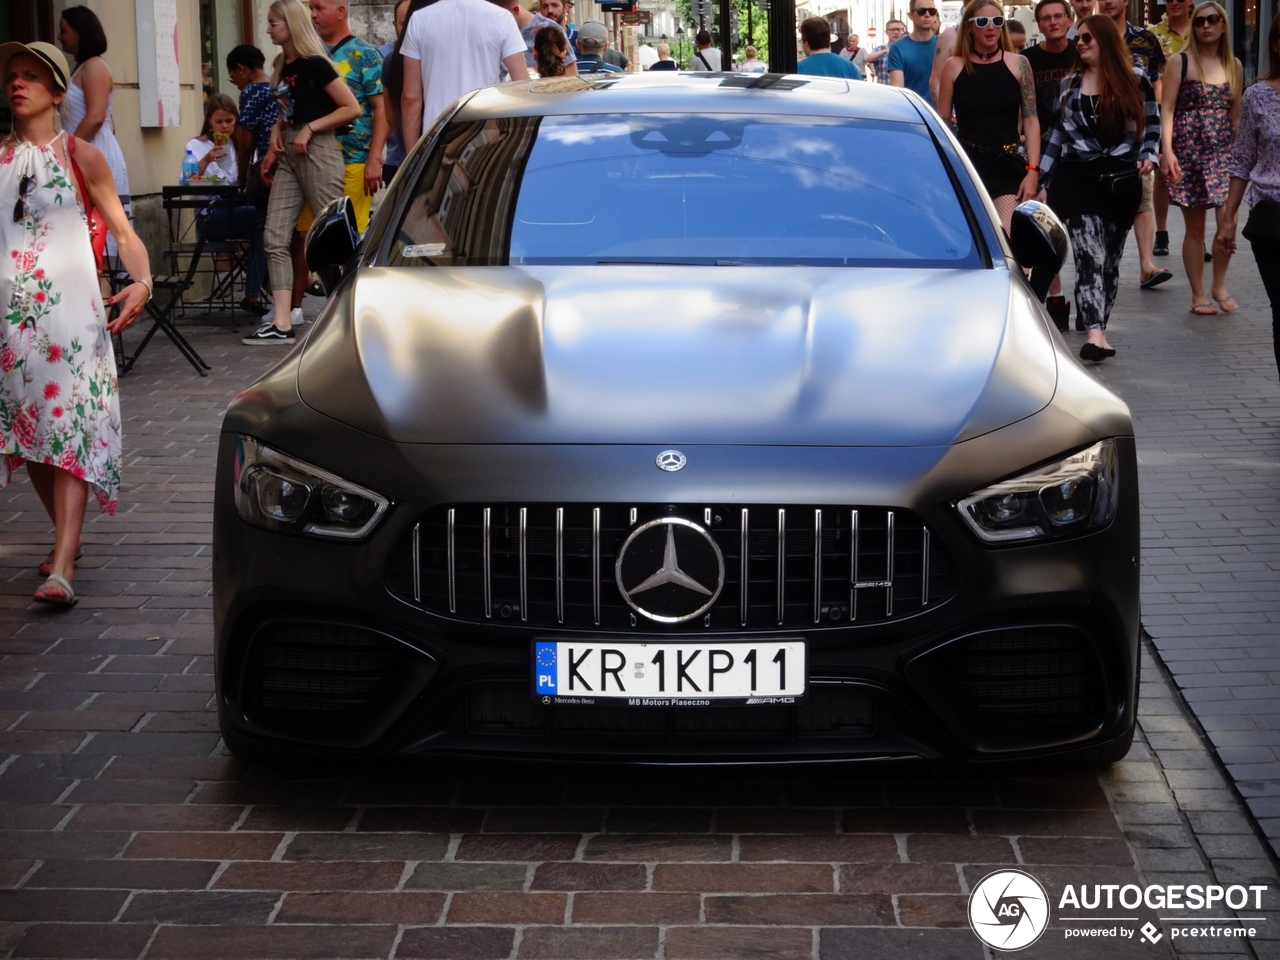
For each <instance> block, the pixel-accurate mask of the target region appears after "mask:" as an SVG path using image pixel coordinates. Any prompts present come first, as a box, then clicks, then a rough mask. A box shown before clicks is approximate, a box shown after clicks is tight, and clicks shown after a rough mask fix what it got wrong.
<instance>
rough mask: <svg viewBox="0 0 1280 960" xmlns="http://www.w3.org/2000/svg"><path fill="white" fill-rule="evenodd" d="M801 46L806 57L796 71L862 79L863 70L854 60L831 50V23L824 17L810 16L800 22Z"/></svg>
mask: <svg viewBox="0 0 1280 960" xmlns="http://www.w3.org/2000/svg"><path fill="white" fill-rule="evenodd" d="M800 46H801V47H802V48H803V49H804V59H803V60H801V61H800V65H799V66H798V67H797V68H796V73H803V74H806V75H807V76H811V77H844V78H845V79H847V80H861V79H862V71H861V70H859V69H858V68H857V67H856V66H854V65H853V63H852V62H850V61H848V60H846V59H844V58H843V57H841V56H840V55H838V54H835V53H832V52H831V24H830V23H828V22H827V21H826V20H825V19H824V18H822V17H810V18H809V19H808V20H806V21H805V22H804V23H802V24H800Z"/></svg>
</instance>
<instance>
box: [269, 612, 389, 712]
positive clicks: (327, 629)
mask: <svg viewBox="0 0 1280 960" xmlns="http://www.w3.org/2000/svg"><path fill="white" fill-rule="evenodd" d="M395 661H396V651H395V649H394V645H393V644H392V642H391V641H389V640H387V639H386V638H384V637H381V636H379V635H377V634H375V633H372V632H370V631H366V630H360V629H358V628H355V627H348V626H342V625H338V624H321V623H307V622H289V623H273V624H269V625H268V626H266V627H264V628H263V630H262V631H261V632H260V633H259V634H258V635H257V636H256V637H255V638H254V641H253V644H252V646H251V648H250V653H249V664H248V666H249V669H248V671H247V675H246V691H245V693H246V699H247V702H248V704H249V705H250V706H251V708H252V709H253V710H254V711H255V712H258V713H262V714H271V715H277V716H291V717H315V718H328V719H334V718H337V717H339V716H342V715H345V714H355V713H358V712H359V711H361V710H362V709H364V707H365V706H366V705H367V704H368V702H369V699H370V697H371V696H372V695H373V694H374V693H375V692H376V691H377V690H378V688H379V687H381V686H382V684H383V683H384V681H385V680H386V679H387V677H388V673H389V671H390V670H391V668H392V666H393V664H394V663H395Z"/></svg>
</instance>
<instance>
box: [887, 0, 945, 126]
mask: <svg viewBox="0 0 1280 960" xmlns="http://www.w3.org/2000/svg"><path fill="white" fill-rule="evenodd" d="M935 3H936V0H911V8H910V11H909V12H908V14H907V16H908V17H909V18H910V19H911V32H910V33H909V34H907V35H906V36H905V37H903V38H902V39H901V40H898V41H897V42H895V43H894V45H893V46H891V47H890V48H889V56H888V57H886V58H885V59H886V62H887V64H888V67H887V69H888V71H889V82H890V83H891V84H893V85H894V86H895V87H907V88H908V89H910V90H914V91H915V92H916V93H918V94H920V96H921V97H923V98H924V100H925V102H926V103H928V102H929V75H930V74H931V73H933V50H934V47H936V46H937V45H938V27H939V26H940V25H941V23H942V21H941V20H940V19H939V18H938V8H937V6H935Z"/></svg>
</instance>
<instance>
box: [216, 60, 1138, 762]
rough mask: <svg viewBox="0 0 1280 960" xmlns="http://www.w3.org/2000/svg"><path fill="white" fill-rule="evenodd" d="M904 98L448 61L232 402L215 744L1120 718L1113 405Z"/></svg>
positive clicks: (631, 739) (787, 746) (984, 733)
mask: <svg viewBox="0 0 1280 960" xmlns="http://www.w3.org/2000/svg"><path fill="white" fill-rule="evenodd" d="M1066 249H1067V245H1066V241H1065V236H1064V233H1063V231H1062V227H1061V224H1060V223H1059V222H1058V221H1057V220H1056V218H1055V217H1054V216H1053V214H1052V213H1051V212H1050V211H1049V210H1048V209H1047V208H1045V207H1043V206H1041V205H1039V204H1036V203H1034V202H1029V203H1027V204H1024V205H1023V206H1022V207H1020V208H1019V210H1018V212H1017V213H1016V214H1015V218H1014V222H1013V227H1012V230H1011V236H1010V237H1006V236H1005V234H1004V233H1003V231H1002V230H1001V229H1000V225H999V220H998V218H997V216H996V212H995V209H994V207H993V206H992V204H991V201H990V199H989V198H988V197H987V195H986V194H985V193H984V192H983V190H982V188H981V187H980V186H979V184H978V182H977V178H976V176H975V174H974V172H973V170H972V169H971V167H970V166H969V164H968V162H967V161H966V160H965V158H964V156H963V154H962V152H961V150H960V149H959V147H958V144H957V142H956V141H955V140H954V139H953V137H952V136H951V134H950V133H949V132H948V131H947V130H946V129H945V128H944V126H943V125H942V124H941V123H940V122H939V120H938V117H937V116H936V115H935V114H934V113H933V112H932V111H931V110H930V109H929V108H928V107H927V106H926V105H925V104H924V103H923V102H922V101H921V100H919V99H917V98H916V97H915V96H914V95H913V94H911V93H908V92H906V91H903V90H899V89H894V88H891V87H888V86H873V85H869V84H860V83H846V82H845V81H843V80H834V79H826V78H820V77H796V76H782V75H760V76H740V75H725V74H701V75H657V74H654V75H636V76H630V75H628V76H621V75H616V74H615V75H601V76H600V77H596V78H586V77H565V78H556V79H548V80H538V81H533V82H525V83H520V84H507V85H504V86H500V87H492V88H487V89H484V90H480V91H478V92H476V93H474V94H471V95H469V96H468V97H465V98H463V99H462V100H461V101H459V102H458V103H457V104H455V105H454V106H453V107H452V108H451V109H450V110H449V111H447V112H446V114H445V116H443V117H442V118H441V119H440V120H439V121H438V122H437V123H436V124H435V125H434V126H433V128H432V129H431V130H429V131H428V133H427V134H426V135H425V136H424V137H423V138H422V140H421V141H420V142H419V143H418V144H417V146H416V147H415V149H414V150H413V152H412V154H411V156H410V157H409V158H408V160H407V161H406V162H405V164H404V165H403V166H402V168H401V169H400V172H399V174H398V175H397V177H396V180H395V182H394V183H393V184H392V185H391V188H390V190H389V191H388V194H387V197H386V199H385V201H384V202H383V203H382V205H381V207H380V209H379V211H378V212H377V214H376V216H375V218H374V221H373V223H372V224H371V225H370V227H369V229H368V231H367V232H366V233H365V235H364V236H363V238H358V237H357V235H356V233H355V230H354V221H353V220H352V218H351V216H350V211H349V208H348V206H347V204H346V203H345V201H338V202H336V203H335V204H331V205H330V206H329V207H328V208H326V210H325V211H323V213H322V215H321V216H320V217H319V218H317V222H316V224H315V226H314V227H313V228H312V231H311V234H310V236H309V238H308V259H309V263H310V264H311V266H312V269H313V270H316V271H317V272H319V273H321V274H322V276H324V277H325V278H326V283H327V284H328V285H329V288H330V290H331V293H330V296H329V300H328V302H327V304H326V306H325V308H324V311H323V314H322V315H321V317H320V319H319V320H318V322H317V323H316V324H315V326H314V328H312V329H311V330H310V333H309V336H308V337H307V338H306V340H305V342H303V343H301V344H300V345H299V346H298V347H297V348H296V349H295V350H294V351H293V352H292V353H290V354H289V355H288V356H287V357H286V358H285V359H283V360H282V362H281V363H280V364H279V365H278V366H276V367H275V369H273V370H272V371H271V372H270V373H268V374H267V375H266V376H264V377H263V378H262V379H261V380H259V381H258V382H257V383H255V384H254V385H253V386H252V387H250V388H248V389H247V390H245V391H244V392H243V393H241V394H240V395H239V396H238V397H237V398H236V399H235V401H234V402H233V403H232V405H231V407H230V409H229V411H228V413H227V416H226V420H225V421H224V423H223V427H222V430H223V432H222V436H221V444H220V447H219V456H218V466H217V494H216V503H215V508H214V512H215V530H214V600H215V604H214V606H215V616H216V631H217V689H218V704H219V710H220V716H221V724H222V731H223V734H224V736H225V739H226V743H227V744H228V745H229V746H230V747H231V749H232V750H235V751H237V752H241V753H245V754H250V755H260V754H264V753H265V754H271V753H280V752H283V753H290V752H301V753H308V752H309V753H319V754H326V755H329V756H410V755H434V756H447V755H458V754H471V755H477V754H484V755H492V756H508V757H516V756H528V757H542V758H561V759H570V758H580V759H607V760H609V761H627V760H631V761H639V762H658V763H667V762H677V763H678V762H756V761H758V762H766V761H767V762H777V761H795V760H830V759H861V758H890V757H913V756H914V757H922V758H950V759H953V760H961V761H969V762H975V763H981V762H990V761H997V760H1027V759H1037V760H1041V759H1051V760H1053V761H1054V762H1057V761H1059V760H1060V761H1062V762H1073V763H1078V762H1106V761H1108V760H1111V759H1114V758H1116V757H1119V756H1122V755H1123V754H1124V753H1125V751H1126V750H1127V749H1128V747H1129V744H1130V742H1131V739H1132V736H1133V729H1134V719H1135V714H1136V698H1137V670H1138V636H1139V629H1140V628H1139V606H1138V562H1139V560H1138V550H1139V530H1138V523H1139V520H1138V517H1139V512H1138V489H1137V470H1136V457H1135V453H1134V437H1133V427H1132V423H1131V419H1130V415H1129V411H1128V409H1127V407H1126V406H1125V404H1124V403H1123V402H1121V401H1120V400H1119V399H1118V398H1117V397H1116V396H1115V395H1114V394H1113V393H1111V392H1110V391H1109V390H1107V389H1106V388H1105V387H1104V386H1102V385H1101V384H1100V383H1099V382H1098V381H1097V380H1095V379H1094V378H1093V377H1092V376H1091V375H1090V374H1089V373H1088V372H1086V370H1085V369H1084V368H1083V367H1082V366H1080V364H1079V363H1078V362H1077V361H1076V360H1074V359H1073V358H1072V356H1071V355H1070V353H1069V352H1068V350H1067V348H1066V346H1065V344H1064V343H1063V342H1062V341H1061V339H1060V337H1059V335H1058V333H1057V332H1056V330H1054V329H1053V328H1052V324H1051V322H1050V321H1049V320H1048V318H1047V316H1046V315H1045V313H1044V310H1043V307H1042V306H1041V304H1040V298H1041V297H1043V295H1044V291H1045V290H1046V289H1047V283H1048V280H1049V279H1050V278H1052V276H1053V275H1054V274H1055V273H1056V272H1057V270H1058V268H1059V266H1060V265H1061V263H1062V260H1063V257H1064V256H1065V254H1066Z"/></svg>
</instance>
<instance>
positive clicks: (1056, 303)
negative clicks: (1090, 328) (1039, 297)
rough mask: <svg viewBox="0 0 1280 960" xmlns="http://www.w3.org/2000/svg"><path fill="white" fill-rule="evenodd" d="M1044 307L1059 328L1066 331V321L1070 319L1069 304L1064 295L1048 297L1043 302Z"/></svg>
mask: <svg viewBox="0 0 1280 960" xmlns="http://www.w3.org/2000/svg"><path fill="white" fill-rule="evenodd" d="M1044 308H1045V310H1046V311H1047V312H1048V314H1049V319H1051V320H1052V321H1053V323H1054V326H1056V327H1057V328H1058V329H1059V330H1061V331H1062V332H1063V333H1066V332H1067V326H1068V321H1069V320H1070V319H1071V304H1069V303H1068V302H1067V298H1066V297H1050V298H1049V299H1048V300H1046V301H1045V302H1044Z"/></svg>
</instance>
